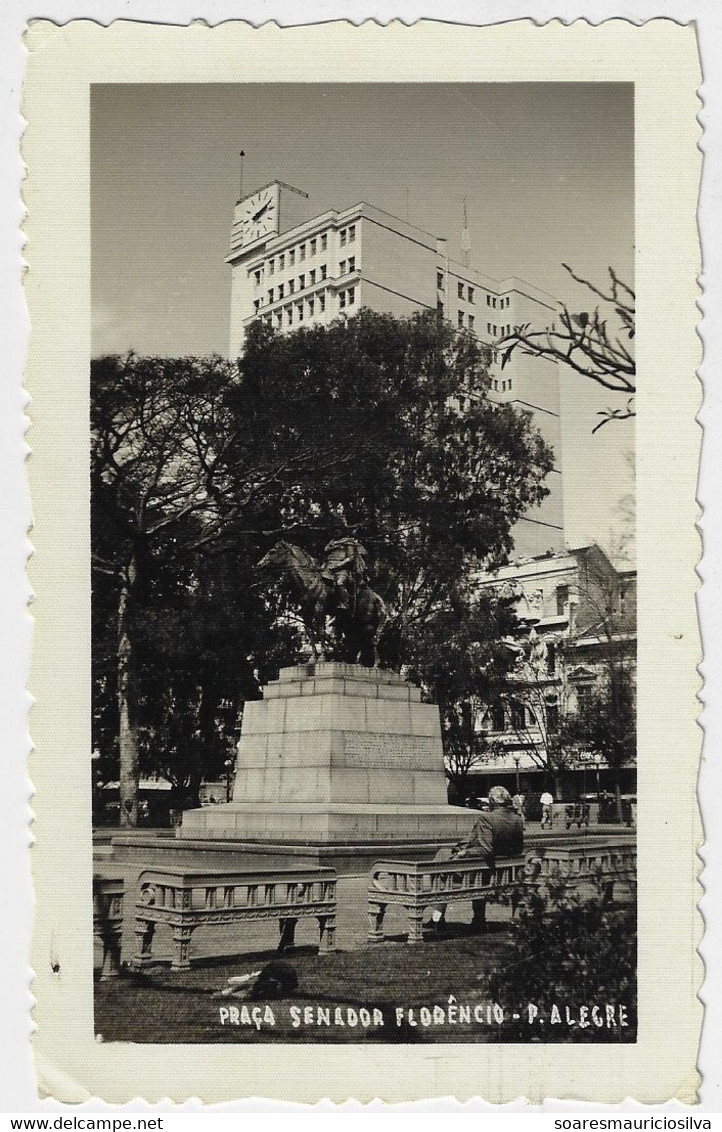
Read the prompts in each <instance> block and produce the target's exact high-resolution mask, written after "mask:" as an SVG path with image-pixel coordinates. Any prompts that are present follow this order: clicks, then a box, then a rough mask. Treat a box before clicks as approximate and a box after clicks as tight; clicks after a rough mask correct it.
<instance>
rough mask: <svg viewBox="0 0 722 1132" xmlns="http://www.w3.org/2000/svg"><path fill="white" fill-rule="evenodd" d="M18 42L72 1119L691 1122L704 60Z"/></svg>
mask: <svg viewBox="0 0 722 1132" xmlns="http://www.w3.org/2000/svg"><path fill="white" fill-rule="evenodd" d="M27 48H28V67H27V69H28V78H27V82H26V86H25V88H24V102H23V107H24V115H25V118H26V121H27V123H28V125H27V129H26V132H25V134H24V137H23V159H24V161H25V163H26V166H27V169H28V175H27V184H26V187H25V190H24V192H25V200H26V205H27V210H28V221H27V225H26V230H27V259H28V264H29V268H28V272H27V279H26V293H27V301H28V309H29V315H30V322H31V325H32V334H31V339H30V350H29V357H28V370H27V388H28V394H29V397H30V398H31V402H30V415H31V425H30V429H29V433H28V437H29V442H30V445H31V447H32V453H31V457H30V459H29V461H28V476H29V481H30V489H31V495H32V501H33V527H32V532H31V534H32V557H31V559H30V562H29V568H28V579H29V585H30V586H32V607H31V609H32V613H31V616H32V619H33V653H32V660H31V666H30V678H29V688H30V694H31V695H32V711H31V720H30V737H29V742H32V753H31V755H30V759H29V768H30V770H29V774H30V780H29V781H31V783H32V787H30V785H28V789H29V790H30V789H31V788H32V790H33V791H34V793H33V794H32V799H31V802H30V803H29V804H28V822H29V823H31V824H30V825H29V830H30V832H29V834H28V836H29V838H32V841H33V844H32V849H31V852H30V854H29V855H30V857H31V867H32V880H33V886H34V892H35V909H36V911H35V921H34V931H33V942H32V968H33V976H32V984H31V989H28V996H30V994H32V999H33V1005H32V1025H33V1031H34V1034H33V1052H34V1057H35V1062H36V1073H37V1080H38V1088H39V1091H40V1093H41V1095H42V1096H45V1097H49V1098H52V1099H53V1103H59V1104H74V1103H81V1104H82V1103H84V1102H85V1101H88V1100H90V1098H96V1099H97V1100H98V1101H99V1103H101V1104H104V1105H122V1104H128V1105H130V1104H133V1103H140V1104H142V1105H156V1104H170V1105H180V1106H184V1105H186V1104H188V1105H191V1106H193V1105H197V1104H200V1105H202V1106H206V1105H215V1104H225V1103H231V1104H237V1103H241V1101H243V1103H246V1101H245V1100H244V1098H245V1099H248V1098H270V1101H269V1103H288V1104H293V1105H302V1104H306V1105H308V1104H315V1103H317V1102H323V1103H324V1104H336V1105H343V1104H345V1103H346V1102H349V1099H350V1098H352V1101H351V1103H353V1104H356V1105H360V1106H364V1105H369V1104H376V1103H378V1104H380V1105H382V1106H388V1105H393V1104H402V1105H403V1104H417V1103H423V1102H425V1101H427V1100H431V1099H433V1098H453V1099H454V1102H455V1103H461V1104H463V1103H465V1102H467V1101H470V1100H471V1099H472V1098H480V1101H479V1103H481V1104H483V1105H486V1106H487V1107H488V1106H495V1105H512V1106H514V1105H516V1106H521V1107H522V1108H523V1107H525V1106H526V1107H530V1106H535V1105H537V1106H538V1105H542V1104H544V1103H547V1101H548V1102H549V1103H554V1104H556V1103H557V1100H558V1101H559V1103H561V1104H565V1105H567V1106H569V1105H570V1104H574V1103H577V1104H580V1103H585V1104H596V1105H624V1104H630V1105H636V1106H643V1105H660V1104H662V1105H663V1104H665V1103H669V1104H682V1105H691V1104H694V1103H696V1100H697V1096H698V1092H697V1090H698V1088H699V1085H700V1080H701V1071H700V1070H699V1069H698V1067H697V1066H698V1060H697V1057H698V1049H699V1039H700V1032H701V1028H702V1019H703V1014H704V1005H703V1004H704V1002H705V999H704V994H705V991H704V987H703V981H704V978H705V972H704V962H706V958H705V950H704V949H705V948H706V947H707V946H708V943H707V939H706V937H705V931H706V930H707V929H706V926H705V920H704V917H703V914H701V913H700V910H699V909H698V901H699V900H700V898H703V899H706V896H705V897H703V885H702V884H701V883H700V879H699V876H700V872H701V867H702V866H701V856H700V854H699V850H700V846H701V845H702V843H703V832H702V828H701V823H700V811H699V804H698V798H697V793H696V790H697V775H698V772H699V769H700V751H701V748H702V730H701V728H700V726H699V723H698V718H699V713H700V700H699V694H700V687H701V680H700V670H699V667H698V666H699V663H700V656H701V651H700V632H699V626H698V622H697V612H696V607H695V601H696V590H697V587H698V581H699V578H698V575H697V573H696V570H697V565H698V562H699V554H700V539H699V534H698V531H697V529H696V523H697V520H698V518H699V508H698V505H697V503H696V500H695V491H696V484H697V473H698V462H699V455H700V443H701V435H702V434H701V429H700V428H699V425H698V423H697V414H698V413H699V411H700V406H701V393H700V387H699V379H698V377H697V374H696V368H697V366H698V365H699V364H700V360H701V354H702V345H701V340H700V336H699V334H698V330H697V325H698V322H699V309H698V307H697V301H698V298H699V288H698V283H697V274H698V273H699V271H700V256H699V252H700V249H699V237H698V231H697V220H696V205H697V194H698V189H699V176H700V168H701V164H702V149H701V147H700V137H701V128H700V124H699V119H698V115H699V105H700V104H699V95H698V88H699V82H700V70H699V56H698V50H697V43H696V40H695V32H694V28H693V27H692V25H686V26H685V25H682V24H677V23H675V22H674V21H672V20H661V19H660V20H652V21H650V22H648V23H646V24H644V25H640V26H635V25H633V24H631V23H629V22H626V21H624V20H609V21H606V22H603V23H601V24H600V25H599V26H593V25H591V24H589V23H586V22H584V21H576V22H575V23H574V24H572V25H569V26H567V25H564V24H563V23H561V22H560V21H558V20H557V21H552V22H551V23H548V24H545V25H543V26H537V25H536V24H534V23H533V22H532V21H530V20H520V21H516V22H514V21H510V22H507V23H503V24H501V23H499V24H496V25H494V26H484V27H482V26H478V27H473V26H471V25H461V24H456V25H454V24H452V23H442V22H441V21H432V20H421V21H418V22H416V23H414V24H413V25H409V26H406V25H404V24H402V23H401V22H400V21H398V20H395V21H392V22H391V23H389V24H388V25H382V24H380V23H378V22H374V21H365V22H364V23H363V24H361V25H359V26H354V25H352V24H351V23H349V22H348V21H335V22H334V21H332V22H329V23H319V24H316V25H304V26H300V25H299V26H296V27H282V26H279V25H278V24H275V23H273V22H272V21H269V22H267V23H265V24H264V25H263V26H262V27H259V28H254V27H252V26H251V25H250V24H249V23H243V22H241V21H237V20H236V21H229V22H228V21H227V22H223V23H221V24H219V25H218V26H216V27H212V26H209V25H206V24H202V23H201V22H195V23H193V24H191V25H189V26H187V27H183V26H171V25H167V24H152V23H148V22H138V23H134V22H133V21H132V20H116V21H115V22H113V23H112V24H110V25H109V26H107V27H104V26H102V25H101V24H99V23H97V22H93V21H80V20H78V21H71V22H70V23H67V24H64V25H62V26H61V25H57V24H53V23H51V22H49V21H36V22H35V23H34V24H33V26H32V28H31V29H30V30H29V32H28V37H27ZM59 91H62V98H59V97H58V92H59ZM703 769H704V768H703ZM29 797H30V796H29ZM710 938H711V937H710ZM28 986H29V988H30V984H28ZM93 1103H94V1102H93ZM248 1103H250V1101H249V1102H248ZM690 1127H691V1125H690Z"/></svg>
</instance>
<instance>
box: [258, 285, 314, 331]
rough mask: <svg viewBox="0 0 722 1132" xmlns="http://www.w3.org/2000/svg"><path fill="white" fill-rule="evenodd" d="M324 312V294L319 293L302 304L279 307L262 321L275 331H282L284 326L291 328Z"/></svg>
mask: <svg viewBox="0 0 722 1132" xmlns="http://www.w3.org/2000/svg"><path fill="white" fill-rule="evenodd" d="M325 310H326V292H325V291H319V292H318V294H316V295H313V296H312V297H311V298H309V299H306V300H305V301H304V302H301V303H289V304H288V305H287V306H285V307H279V309H278V310H277V311H274V312H273V314H266V315H264V316H263V321H264V322H265V323H266V325H267V326H275V327H276V330H282V329H283V327H284V326H293V325H294V323H297V322H305V320H306V319H307V318H313V316H314V315H315V314H323V312H324V311H325Z"/></svg>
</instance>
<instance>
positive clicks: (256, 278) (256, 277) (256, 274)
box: [253, 271, 263, 287]
mask: <svg viewBox="0 0 722 1132" xmlns="http://www.w3.org/2000/svg"><path fill="white" fill-rule="evenodd" d="M262 274H263V273H262V272H261V271H254V272H253V279H254V281H255V284H256V286H257V287H260V285H261V278H262Z"/></svg>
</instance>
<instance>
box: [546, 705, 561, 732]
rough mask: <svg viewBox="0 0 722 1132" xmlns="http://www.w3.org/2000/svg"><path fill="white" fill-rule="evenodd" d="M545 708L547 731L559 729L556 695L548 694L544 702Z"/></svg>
mask: <svg viewBox="0 0 722 1132" xmlns="http://www.w3.org/2000/svg"><path fill="white" fill-rule="evenodd" d="M546 709H547V731H558V730H559V704H558V703H557V698H556V696H553V697H552V696H550V697H549V699H548V700H547V702H546Z"/></svg>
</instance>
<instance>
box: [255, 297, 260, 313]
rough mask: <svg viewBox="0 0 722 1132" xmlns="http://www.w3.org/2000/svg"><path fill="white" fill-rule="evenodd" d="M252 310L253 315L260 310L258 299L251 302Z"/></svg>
mask: <svg viewBox="0 0 722 1132" xmlns="http://www.w3.org/2000/svg"><path fill="white" fill-rule="evenodd" d="M253 309H254V311H255V313H256V314H258V312H259V310H260V309H261V300H260V299H254V300H253Z"/></svg>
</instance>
